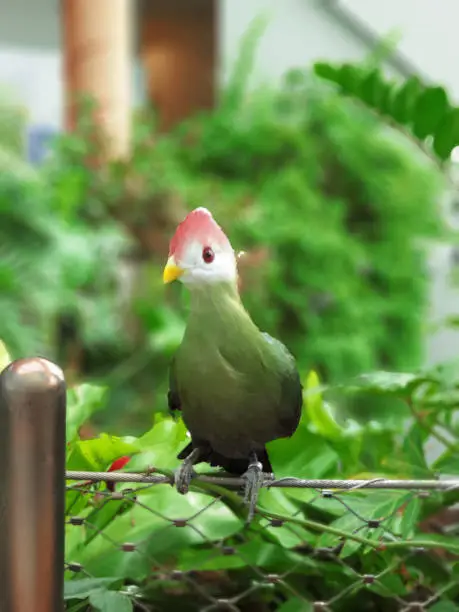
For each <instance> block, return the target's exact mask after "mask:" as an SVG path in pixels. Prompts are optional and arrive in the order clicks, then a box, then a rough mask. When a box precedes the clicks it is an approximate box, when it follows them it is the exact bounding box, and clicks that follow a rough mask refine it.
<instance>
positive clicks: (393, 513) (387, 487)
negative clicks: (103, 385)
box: [0, 358, 459, 612]
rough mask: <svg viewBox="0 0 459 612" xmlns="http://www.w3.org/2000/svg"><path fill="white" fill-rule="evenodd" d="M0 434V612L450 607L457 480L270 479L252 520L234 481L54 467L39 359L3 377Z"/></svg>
mask: <svg viewBox="0 0 459 612" xmlns="http://www.w3.org/2000/svg"><path fill="white" fill-rule="evenodd" d="M0 437H1V439H0V542H1V546H0V612H29V611H32V610H33V611H34V612H62V607H63V600H65V601H66V606H67V608H66V609H67V610H68V612H83V611H84V612H89V611H90V610H96V611H97V610H98V611H102V612H132V611H134V610H135V611H142V612H147V611H149V612H156V611H161V612H169V610H170V611H173V610H180V612H195V611H198V610H199V611H202V612H205V611H207V612H208V611H212V610H229V611H233V612H234V611H238V612H249V611H250V612H271V611H274V610H276V611H278V612H315V611H332V612H341V611H343V612H345V611H347V610H349V609H350V608H352V609H355V610H356V611H360V610H361V611H362V612H392V611H394V612H395V611H403V612H421V611H425V610H429V611H430V612H453V611H455V610H459V580H458V576H459V510H458V504H459V480H446V479H441V478H439V479H435V480H423V481H420V480H417V481H416V480H404V481H401V480H384V479H381V478H377V479H373V480H368V481H362V480H305V479H299V478H281V479H279V480H273V479H271V480H266V481H264V483H263V488H262V490H261V492H260V495H259V498H258V505H257V511H256V514H255V517H254V520H253V521H251V522H250V524H247V521H246V518H247V508H246V506H245V505H244V501H243V497H242V495H241V491H240V489H241V486H242V480H241V479H240V478H230V477H226V476H224V475H220V474H217V475H216V474H215V473H214V474H213V475H200V476H199V478H196V479H194V480H193V481H192V483H191V487H190V490H189V492H188V493H187V494H186V495H180V494H179V493H178V492H177V491H176V490H175V488H174V486H171V485H173V472H172V471H171V470H169V471H167V472H166V471H164V470H163V472H162V473H159V471H154V470H149V472H148V474H138V473H135V474H134V473H130V474H129V473H115V472H112V471H110V472H107V473H104V472H65V464H66V390H65V381H64V377H63V374H62V372H61V370H59V368H58V367H57V366H56V365H55V364H53V363H51V362H49V361H47V360H44V359H41V358H32V359H24V360H18V361H16V362H13V363H12V364H10V365H9V366H8V367H7V368H5V370H3V372H2V373H1V375H0ZM83 459H84V457H83ZM305 470H307V466H305ZM64 579H65V580H64ZM64 582H65V587H64Z"/></svg>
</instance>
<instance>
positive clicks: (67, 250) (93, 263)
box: [0, 103, 125, 366]
mask: <svg viewBox="0 0 459 612" xmlns="http://www.w3.org/2000/svg"><path fill="white" fill-rule="evenodd" d="M16 115H19V116H20V113H19V111H16V110H15V108H14V107H13V108H11V109H10V107H9V106H8V105H6V103H5V104H4V105H3V106H0V311H1V315H2V316H1V317H0V338H1V339H2V340H3V341H4V342H5V343H6V345H7V346H8V348H9V349H10V350H11V351H12V353H13V355H14V356H22V355H27V354H31V353H41V354H44V355H47V356H49V357H51V358H58V359H60V358H62V355H61V354H60V353H59V348H60V337H59V334H58V327H59V326H58V321H59V319H60V318H61V317H63V316H64V315H65V316H68V314H69V313H71V314H72V316H75V317H77V318H78V319H81V321H82V328H83V332H84V334H85V340H86V341H87V342H95V341H97V340H98V339H99V338H100V337H102V338H103V337H104V336H105V337H106V336H107V335H109V336H111V335H113V334H117V333H118V334H119V328H120V325H119V315H118V313H117V312H116V309H114V308H113V305H114V303H116V302H115V300H116V295H117V292H118V283H117V279H116V271H117V270H116V265H115V264H116V261H117V260H118V258H119V257H120V254H121V253H122V252H123V250H125V236H124V231H123V229H122V227H121V226H120V225H115V224H114V223H111V224H109V223H105V225H104V226H103V227H94V225H93V224H92V223H91V222H89V221H88V220H86V219H84V218H82V217H81V216H79V215H78V214H77V213H76V212H75V211H72V210H68V209H67V208H66V204H67V201H66V199H65V193H64V192H63V191H62V190H61V189H60V187H61V184H62V177H63V176H64V177H67V176H68V174H69V172H68V169H67V167H66V166H65V164H64V163H62V164H61V165H60V168H59V172H58V175H59V178H56V174H55V171H56V170H57V165H59V162H56V161H53V165H52V166H50V167H46V168H45V169H44V170H41V171H39V170H35V169H32V168H31V167H30V166H29V165H28V164H27V163H26V162H25V161H24V160H23V159H21V157H20V156H19V154H18V153H19V151H18V150H15V149H17V148H18V147H17V146H16V145H17V144H18V142H19V141H20V140H21V133H22V127H23V126H22V125H21V124H19V123H18V124H15V123H13V121H12V118H13V117H15V116H16ZM7 120H8V130H7V131H6V132H3V128H2V126H3V123H4V122H7ZM13 128H16V132H14V130H13ZM15 143H16V145H15ZM61 161H62V162H63V161H64V160H61ZM75 173H78V169H74V172H73V178H74V177H75ZM71 180H72V179H70V181H67V188H68V185H69V182H71ZM85 195H86V194H85ZM62 365H63V366H65V365H66V364H65V363H62Z"/></svg>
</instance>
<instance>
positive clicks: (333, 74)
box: [314, 62, 339, 83]
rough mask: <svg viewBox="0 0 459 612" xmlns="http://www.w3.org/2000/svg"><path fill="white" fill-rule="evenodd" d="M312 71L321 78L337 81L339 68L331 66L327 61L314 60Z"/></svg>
mask: <svg viewBox="0 0 459 612" xmlns="http://www.w3.org/2000/svg"><path fill="white" fill-rule="evenodd" d="M314 72H315V73H316V74H317V76H320V77H322V78H323V79H327V80H328V81H333V82H335V83H338V82H339V70H338V69H337V68H336V67H335V66H332V64H328V63H327V62H316V63H315V64H314Z"/></svg>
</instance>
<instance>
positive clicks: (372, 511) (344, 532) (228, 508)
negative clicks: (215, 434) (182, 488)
mask: <svg viewBox="0 0 459 612" xmlns="http://www.w3.org/2000/svg"><path fill="white" fill-rule="evenodd" d="M458 374H459V372H458V369H457V364H455V366H454V368H453V367H452V366H451V367H450V369H449V370H445V369H444V368H443V369H441V368H440V369H436V370H434V371H429V372H422V373H419V374H408V373H400V374H397V373H393V372H375V373H372V374H368V375H365V376H359V377H358V378H356V379H355V380H353V381H352V382H351V384H350V385H347V386H345V387H340V388H339V389H328V390H327V389H323V388H322V387H320V386H319V379H318V377H317V375H316V374H315V373H314V372H311V373H310V374H309V376H308V377H307V379H306V381H305V391H304V400H305V402H304V404H305V405H304V409H303V417H302V419H301V422H300V426H299V428H298V430H297V432H296V433H295V434H294V436H293V437H292V438H291V439H283V440H278V441H276V442H273V443H271V444H270V445H269V452H270V456H271V460H272V463H273V467H274V470H275V473H276V475H277V476H278V477H283V476H296V477H298V478H316V479H327V478H331V479H333V478H337V477H339V478H349V479H360V478H362V479H372V478H381V477H386V478H395V479H398V478H401V479H403V478H407V479H410V478H426V479H431V478H435V476H436V474H437V473H438V472H441V473H443V474H454V475H459V426H458V425H459V424H458V422H457V418H454V417H455V411H456V409H457V407H458V401H459V383H458V382H457V381H458V380H459V378H458ZM331 392H333V393H332V397H333V398H334V399H333V400H330V398H327V400H326V401H325V400H324V394H325V395H327V394H329V393H331ZM360 393H365V394H366V395H367V396H368V397H369V401H372V400H373V399H375V398H376V397H379V398H380V399H382V400H383V401H389V402H391V403H392V402H394V401H395V402H398V403H399V404H400V405H401V406H405V408H406V409H407V411H406V412H405V414H406V415H407V416H406V418H405V419H404V420H403V421H401V420H400V419H399V420H398V421H392V422H391V423H389V422H386V423H378V422H377V421H367V422H366V423H364V424H358V423H356V422H351V421H349V422H347V423H345V424H343V423H340V422H339V420H338V419H336V417H335V414H339V412H340V409H339V406H340V401H341V398H342V397H343V396H344V395H349V394H360ZM102 395H103V389H100V388H92V387H90V386H88V385H86V386H85V389H84V390H83V389H82V390H81V391H78V390H76V391H75V393H74V395H73V396H72V398H71V402H70V407H69V414H68V439H69V447H68V467H69V469H74V470H94V471H106V470H107V469H108V468H109V466H110V465H111V464H112V462H113V461H115V460H116V459H118V458H120V457H122V456H126V455H128V456H130V457H131V460H130V462H129V463H128V466H127V468H126V469H129V471H132V472H140V471H144V470H145V469H146V468H147V466H150V467H151V466H154V467H155V472H156V473H159V474H165V475H167V476H170V475H171V470H172V469H174V468H175V467H177V465H178V462H177V459H176V455H177V452H178V451H179V450H180V449H181V448H182V447H183V446H184V445H185V444H186V431H185V427H184V425H183V422H182V421H181V420H173V419H171V418H167V417H166V418H159V417H157V418H156V421H155V423H154V425H153V428H152V429H151V430H150V431H148V432H146V433H145V434H144V435H142V436H140V437H137V438H135V437H121V438H115V437H112V436H109V435H106V434H102V435H101V436H99V437H98V438H96V439H93V440H80V439H79V437H78V435H77V434H76V433H75V432H76V431H78V429H79V428H80V426H81V425H82V424H83V422H84V420H85V419H86V418H88V416H89V415H90V413H91V411H94V410H97V409H98V408H100V407H101V397H102ZM445 430H447V431H448V435H447V437H446V439H445V437H444V436H445V433H444V432H445ZM407 432H408V435H406V434H407ZM432 440H436V441H437V442H438V441H439V440H440V441H441V449H442V450H440V451H439V453H438V456H437V457H434V458H433V457H432V456H431V453H429V451H428V449H429V445H430V444H431V443H432ZM429 455H430V456H429ZM198 471H200V472H202V471H203V468H200V467H198ZM204 472H205V473H206V474H212V473H215V469H207V470H206V469H205V468H204ZM81 484H82V483H79V484H77V485H76V487H75V488H70V489H69V491H68V492H67V515H68V517H77V518H76V519H75V520H74V521H73V522H72V521H70V520H69V521H68V525H67V527H66V557H65V558H66V560H67V561H68V562H71V563H72V564H73V567H74V568H75V567H76V568H79V567H80V566H81V571H78V572H77V573H75V571H76V570H74V571H73V572H72V571H70V570H69V571H67V572H66V587H65V593H66V600H67V604H68V609H69V610H80V609H86V608H85V602H86V604H90V605H91V608H90V609H94V610H106V609H107V610H108V609H110V611H111V612H117V610H120V611H125V610H126V611H128V610H133V609H134V606H133V602H135V601H140V602H143V604H147V606H148V605H154V606H155V609H159V610H176V609H180V610H182V609H183V610H190V611H191V610H196V609H202V608H200V603H201V602H200V597H199V593H196V592H195V591H194V590H193V587H192V585H191V583H192V582H197V583H198V584H200V585H201V587H200V589H201V591H203V590H204V591H205V590H208V592H209V594H211V595H213V596H214V597H221V598H229V597H231V596H232V595H234V594H237V593H241V592H244V591H246V590H250V586H252V587H254V586H256V582H257V581H259V580H262V578H261V574H265V575H268V574H269V575H270V576H272V575H276V574H279V575H281V576H283V574H284V572H287V571H288V570H290V571H289V573H288V575H287V576H285V577H283V579H282V580H280V581H278V582H272V584H271V586H270V587H269V589H261V588H260V589H259V590H255V589H254V588H253V593H252V595H251V596H250V597H248V598H247V600H244V602H241V608H240V609H241V610H249V609H250V610H252V609H253V610H255V609H256V610H259V611H268V610H284V609H285V610H286V611H287V610H288V611H289V612H300V611H302V610H306V609H309V608H307V607H305V605H304V604H302V603H301V602H300V601H299V600H298V599H297V598H298V597H302V598H304V599H306V600H308V601H310V602H313V601H329V600H330V599H333V598H334V596H335V595H336V594H339V593H341V592H342V591H345V592H347V596H344V597H343V598H342V599H341V598H340V599H339V601H336V602H335V603H334V604H333V606H332V609H333V610H343V611H344V610H348V609H349V606H350V605H352V606H353V607H354V608H355V609H358V610H375V611H386V610H387V611H392V610H394V611H395V610H396V609H401V607H402V606H400V602H403V601H405V602H406V606H407V609H408V607H409V606H408V604H409V602H410V601H411V602H413V601H425V600H430V598H432V603H433V602H434V601H435V596H436V594H437V593H438V594H439V600H438V601H437V603H436V604H435V605H436V606H437V607H438V610H456V609H457V607H456V606H457V602H458V600H457V597H458V594H459V591H458V588H457V580H456V579H455V578H454V576H457V569H458V563H457V560H458V553H459V546H458V538H457V535H458V529H459V526H458V522H457V521H458V519H457V511H456V510H455V505H456V504H457V502H458V500H459V493H458V491H457V490H454V489H451V491H449V492H444V493H439V492H431V493H430V495H418V493H417V492H414V493H413V492H407V491H403V490H398V491H366V492H354V493H346V494H342V495H341V496H340V499H342V500H343V501H342V503H339V502H338V501H337V500H335V499H333V498H330V499H328V498H327V496H323V497H322V498H321V497H320V495H318V494H317V491H315V490H307V489H297V488H296V489H295V488H282V489H279V488H277V489H269V490H263V491H262V493H261V496H260V503H259V513H258V514H257V515H256V517H255V519H254V522H253V523H252V524H251V525H250V527H248V528H247V527H245V526H244V517H245V514H246V512H247V510H246V508H244V506H243V504H241V502H240V498H238V497H237V495H235V493H234V492H232V491H231V490H226V489H225V488H224V487H216V486H215V485H210V484H209V483H201V482H197V481H195V482H194V483H193V484H192V486H191V489H190V492H189V493H188V494H187V495H185V496H182V495H179V494H178V493H177V492H176V491H175V490H174V489H173V488H172V487H170V486H169V485H168V484H162V485H161V484H159V485H155V486H148V485H147V486H145V485H139V486H138V488H136V489H135V491H133V490H132V487H133V485H132V483H118V484H116V488H115V492H114V494H112V495H110V493H108V488H107V487H108V485H107V484H104V483H100V484H95V485H92V487H91V489H92V494H88V488H87V486H86V487H85V486H84V487H83V491H85V493H83V492H82V490H81ZM97 492H99V494H97ZM107 493H108V497H107ZM212 498H216V499H215V500H214V503H213V504H211V505H208V504H209V502H210V501H211V500H212ZM206 507H207V509H205V511H204V508H206ZM149 508H151V509H152V510H149ZM348 508H352V512H349V510H348ZM292 516H294V519H293V520H294V523H290V520H291V518H292ZM362 516H363V517H365V519H367V520H369V519H374V520H375V523H376V524H379V521H380V520H381V518H382V517H388V518H387V519H385V520H384V522H383V524H381V526H380V527H377V528H372V527H371V526H368V525H366V524H365V523H364V522H363V521H362V518H361V517H362ZM188 517H193V518H192V519H190V521H189V525H188V526H187V525H184V526H179V525H177V526H174V524H173V522H170V521H173V520H174V519H180V520H181V521H182V522H183V521H184V520H185V519H187V518H188ZM270 518H271V519H272V518H275V519H276V521H277V527H275V526H270V525H269V521H268V520H267V519H270ZM179 527H181V528H179ZM356 537H357V538H361V540H360V541H359V540H356V539H355V538H356ZM125 542H129V547H130V548H129V550H135V551H136V552H129V550H126V551H125V550H123V546H122V544H123V543H125ZM343 544H344V546H343ZM413 546H422V547H423V551H424V552H423V553H422V554H414V553H413V552H411V553H410V552H409V551H410V548H411V547H413ZM335 547H338V549H339V550H340V552H339V553H338V556H339V560H337V559H336V557H334V556H333V555H334V553H333V554H332V553H330V554H328V556H327V554H326V550H333V549H335ZM233 549H234V550H235V554H229V552H228V551H231V550H233ZM318 551H322V554H319V552H318ZM447 551H448V552H447ZM152 566H153V567H152ZM254 567H256V568H257V573H256V574H254V570H253V569H252V568H254ZM177 570H179V572H180V571H182V572H190V574H189V577H190V580H179V581H177V579H175V580H176V582H174V572H176V571H177ZM383 570H386V572H385V573H384V575H383V576H381V578H378V579H377V580H375V581H374V583H372V582H368V583H367V586H365V587H364V588H361V589H360V590H358V589H357V588H349V585H350V584H354V583H355V584H357V585H358V574H360V575H363V574H365V575H367V576H372V575H379V574H380V572H382V571H383ZM356 580H357V583H356ZM254 581H255V582H254ZM174 585H175V586H174ZM346 589H347V590H346ZM293 593H296V597H295V596H294V595H293ZM394 597H398V598H399V599H398V602H395V601H394V599H393V598H394ZM88 600H89V601H88ZM100 602H105V603H104V605H106V606H108V602H110V604H111V606H110V607H103V606H102V603H100ZM453 602H454V603H453ZM202 603H204V601H203V602H202ZM283 606H284V607H285V608H284V607H283ZM442 606H443V607H442ZM437 607H435V606H433V607H432V608H430V607H429V609H432V610H434V609H435V610H436V609H437ZM311 609H312V608H311Z"/></svg>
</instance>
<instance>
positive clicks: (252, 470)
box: [242, 461, 263, 523]
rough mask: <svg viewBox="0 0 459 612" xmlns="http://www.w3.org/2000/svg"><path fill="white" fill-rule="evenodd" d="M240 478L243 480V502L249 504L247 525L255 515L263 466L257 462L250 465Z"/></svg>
mask: <svg viewBox="0 0 459 612" xmlns="http://www.w3.org/2000/svg"><path fill="white" fill-rule="evenodd" d="M242 478H243V479H244V480H245V489H244V502H245V503H246V504H247V503H248V504H249V512H248V516H247V523H250V522H251V521H252V519H253V517H254V515H255V510H256V507H257V501H258V493H259V491H260V488H261V485H262V484H263V465H262V464H261V463H260V462H259V461H256V462H253V463H251V464H250V465H249V467H248V468H247V472H245V474H243V476H242Z"/></svg>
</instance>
